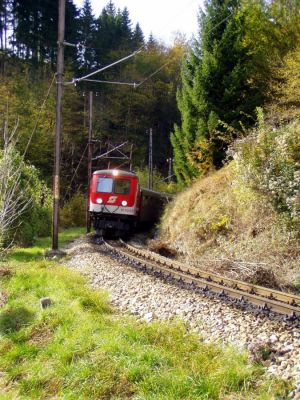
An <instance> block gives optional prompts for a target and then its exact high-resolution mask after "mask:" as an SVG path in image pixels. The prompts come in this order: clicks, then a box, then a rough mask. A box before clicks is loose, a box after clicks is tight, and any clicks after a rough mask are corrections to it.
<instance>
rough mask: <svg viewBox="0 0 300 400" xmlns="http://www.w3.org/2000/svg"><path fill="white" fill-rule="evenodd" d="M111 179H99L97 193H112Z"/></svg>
mask: <svg viewBox="0 0 300 400" xmlns="http://www.w3.org/2000/svg"><path fill="white" fill-rule="evenodd" d="M112 189H113V179H112V178H99V179H98V182H97V192H100V193H112Z"/></svg>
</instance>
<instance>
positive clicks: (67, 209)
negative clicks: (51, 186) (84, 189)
mask: <svg viewBox="0 0 300 400" xmlns="http://www.w3.org/2000/svg"><path fill="white" fill-rule="evenodd" d="M85 213H86V196H84V195H83V194H82V193H80V192H77V193H75V194H74V195H73V197H71V199H70V200H69V201H68V202H67V203H65V205H64V206H63V208H62V210H61V212H60V224H61V226H62V227H63V228H71V227H78V226H84V225H85V215H86V214H85Z"/></svg>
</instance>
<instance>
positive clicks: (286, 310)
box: [104, 240, 300, 321]
mask: <svg viewBox="0 0 300 400" xmlns="http://www.w3.org/2000/svg"><path fill="white" fill-rule="evenodd" d="M104 244H105V246H106V247H107V248H108V249H109V250H111V251H112V252H114V253H116V254H118V255H120V256H122V257H124V258H126V259H128V260H131V261H133V262H134V263H137V264H139V265H141V266H142V267H143V268H145V269H146V270H147V271H149V272H153V273H159V275H161V276H163V277H165V278H173V279H175V280H177V281H178V282H181V283H186V284H189V285H192V286H193V287H194V288H199V289H201V290H202V291H204V292H211V293H214V294H216V295H219V296H220V297H226V298H229V299H231V300H233V301H234V302H236V303H237V304H241V303H244V304H249V305H253V306H255V307H256V308H258V309H260V310H262V311H264V312H265V313H276V314H280V315H284V316H286V317H287V318H289V319H291V320H292V321H300V296H296V295H293V294H290V293H285V292H280V291H278V290H273V289H269V288H265V287H262V286H258V285H252V284H251V283H247V282H242V281H238V280H235V279H230V278H226V277H223V276H221V275H218V274H214V273H211V272H205V271H201V270H199V269H196V268H194V267H189V266H187V265H185V264H183V263H179V262H177V261H173V260H170V259H168V258H166V257H163V256H160V255H158V254H155V253H153V252H150V251H145V250H141V249H139V248H137V247H134V246H131V245H129V244H127V243H125V242H123V241H122V240H120V241H109V242H105V241H104Z"/></svg>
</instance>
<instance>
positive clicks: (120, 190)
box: [97, 177, 130, 194]
mask: <svg viewBox="0 0 300 400" xmlns="http://www.w3.org/2000/svg"><path fill="white" fill-rule="evenodd" d="M97 192H98V193H115V194H129V193H130V180H128V179H115V180H114V179H112V178H102V177H101V178H99V179H98V182H97Z"/></svg>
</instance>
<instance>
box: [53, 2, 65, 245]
mask: <svg viewBox="0 0 300 400" xmlns="http://www.w3.org/2000/svg"><path fill="white" fill-rule="evenodd" d="M58 7H59V9H58V42H57V44H58V48H57V72H56V128H55V152H54V177H53V233H52V251H54V252H55V251H57V250H58V223H59V200H60V187H59V185H60V147H61V119H62V118H61V117H62V115H61V114H62V80H63V73H64V38H65V0H59V6H58Z"/></svg>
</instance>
